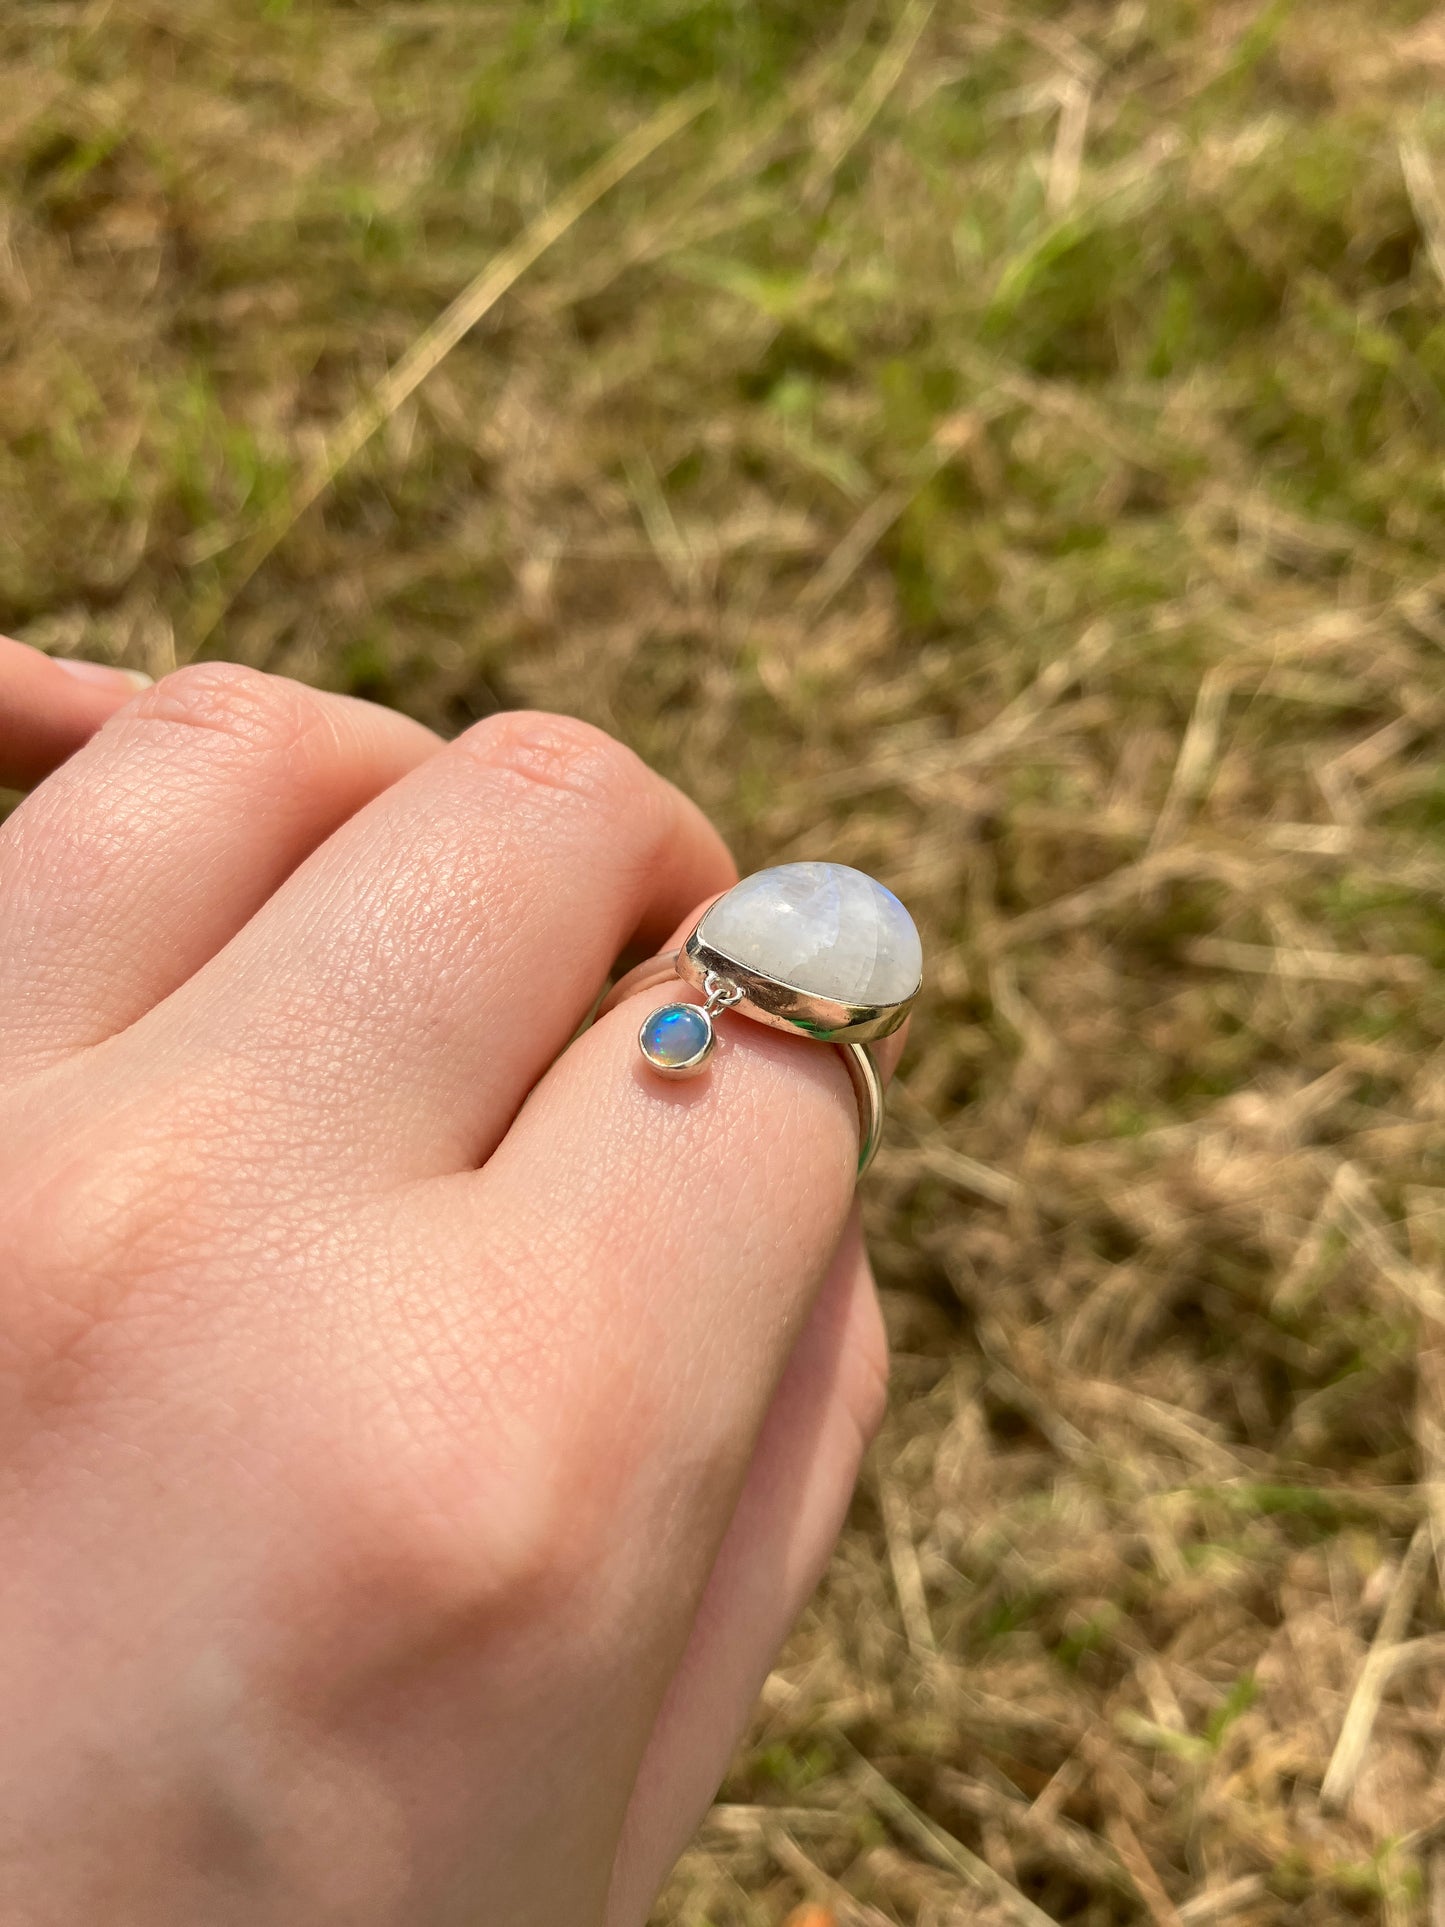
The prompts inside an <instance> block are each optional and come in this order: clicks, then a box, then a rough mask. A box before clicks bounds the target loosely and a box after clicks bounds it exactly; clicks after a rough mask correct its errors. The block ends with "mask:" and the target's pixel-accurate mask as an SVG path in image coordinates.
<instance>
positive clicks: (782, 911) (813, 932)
mask: <svg viewBox="0 0 1445 1927" xmlns="http://www.w3.org/2000/svg"><path fill="white" fill-rule="evenodd" d="M922 977H923V951H922V946H921V944H920V942H919V938H918V932H917V930H916V929H915V927H914V923H913V919H912V918H911V917H910V916H909V914H908V912H907V911H906V910H905V909H904V907H903V905H902V904H901V903H900V902H899V901H898V899H897V897H895V896H894V895H893V893H892V892H891V891H890V890H886V889H885V888H884V887H883V885H882V884H881V883H877V882H875V881H874V879H873V878H872V877H870V876H865V875H864V874H863V872H862V871H861V870H851V869H848V868H847V867H846V866H845V865H843V864H841V863H785V864H782V865H780V866H778V867H777V868H776V869H771V870H759V871H758V872H756V874H754V875H753V876H750V877H746V878H744V880H743V881H742V882H741V883H739V884H737V885H735V886H734V888H733V889H731V890H729V891H728V892H727V893H726V895H724V896H721V897H719V898H718V900H717V902H716V903H714V904H712V905H711V906H710V907H709V908H708V909H707V910H705V911H704V912H703V914H702V916H701V917H700V918H699V919H698V921H697V923H696V924H695V925H694V926H693V928H692V930H691V931H690V932H689V934H688V936H687V937H686V939H685V940H684V942H683V945H682V948H681V949H680V950H669V951H667V952H665V953H664V954H663V955H661V956H658V957H652V958H649V959H648V961H647V962H646V963H643V964H639V965H638V966H637V968H636V969H635V970H630V971H629V972H628V973H627V975H626V976H625V977H623V978H622V979H621V981H620V982H619V983H617V984H615V985H614V986H613V988H612V989H611V991H609V992H608V994H607V996H606V997H605V998H604V999H603V1001H602V1004H601V1005H600V1007H599V1009H598V1011H597V1015H598V1016H599V1017H600V1016H602V1015H604V1014H605V1013H606V1012H607V1011H609V1010H611V1009H613V1008H614V1007H615V1006H616V1005H617V1004H620V1003H621V1002H622V1001H623V999H624V998H627V997H632V996H635V995H636V994H637V992H639V991H641V990H651V989H653V988H654V987H656V986H657V985H660V984H663V983H666V982H667V981H669V980H677V979H680V980H681V981H682V982H683V983H686V984H689V985H691V986H692V987H693V988H694V989H696V990H700V991H701V992H702V994H703V997H704V1000H705V1001H704V1002H702V1003H701V1004H697V1003H693V1002H691V1001H687V1000H679V1001H675V1002H672V1003H667V1004H662V1005H660V1006H659V1007H658V1008H657V1009H656V1010H654V1011H652V1012H651V1013H650V1014H649V1015H648V1017H647V1018H646V1019H645V1020H644V1022H643V1024H642V1028H641V1029H640V1030H639V1032H638V1035H637V1043H638V1048H639V1050H640V1051H641V1053H642V1056H643V1059H644V1061H645V1062H646V1063H647V1064H648V1065H649V1067H650V1068H651V1069H652V1070H653V1071H655V1072H656V1074H657V1075H658V1076H659V1077H666V1078H684V1077H696V1076H698V1075H699V1074H700V1073H701V1072H702V1071H704V1070H705V1069H706V1068H707V1062H708V1059H709V1058H710V1057H711V1055H712V1053H713V1050H714V1047H715V1045H716V1042H717V1029H716V1025H715V1022H714V1019H715V1018H717V1017H718V1016H720V1015H721V1014H722V1013H723V1012H724V1011H727V1010H735V1011H737V1012H738V1013H739V1015H741V1016H744V1017H750V1018H752V1020H753V1021H754V1022H755V1023H760V1024H767V1025H769V1026H771V1027H772V1028H773V1029H776V1030H790V1031H793V1032H795V1033H798V1034H801V1035H803V1036H806V1037H810V1038H814V1039H816V1040H817V1041H818V1042H820V1043H826V1044H832V1045H833V1046H834V1048H835V1049H836V1050H837V1052H838V1054H839V1056H840V1057H841V1058H842V1059H843V1062H844V1064H845V1065H846V1066H847V1070H848V1075H849V1078H850V1079H851V1081H852V1084H853V1092H854V1096H855V1097H856V1098H857V1101H858V1128H859V1152H858V1174H859V1176H860V1177H861V1176H862V1174H863V1172H864V1171H866V1170H867V1168H868V1166H869V1165H870V1164H871V1163H872V1161H873V1155H874V1153H875V1152H876V1150H877V1149H878V1141H879V1138H880V1137H881V1135H882V1131H883V1081H882V1078H881V1077H880V1076H879V1073H878V1066H877V1064H876V1063H875V1061H874V1058H873V1054H872V1052H871V1051H870V1050H869V1048H868V1044H869V1042H870V1041H871V1040H872V1039H874V1038H879V1037H887V1036H888V1035H889V1034H890V1032H892V1031H895V1030H897V1029H898V1027H899V1026H900V1025H901V1024H902V1023H903V1022H904V1020H905V1019H906V1018H907V1016H908V1012H909V1010H910V1008H911V1007H912V1004H913V1001H914V999H915V997H916V996H917V995H918V991H919V987H920V985H921V983H922Z"/></svg>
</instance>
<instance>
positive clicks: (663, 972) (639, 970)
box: [593, 950, 883, 1178]
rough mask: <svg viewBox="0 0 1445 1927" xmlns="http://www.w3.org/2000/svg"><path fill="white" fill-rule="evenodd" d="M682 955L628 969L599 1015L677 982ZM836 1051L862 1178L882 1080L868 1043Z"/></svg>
mask: <svg viewBox="0 0 1445 1927" xmlns="http://www.w3.org/2000/svg"><path fill="white" fill-rule="evenodd" d="M681 954H682V953H681V952H680V951H677V950H664V951H662V952H661V953H660V954H659V955H658V956H656V957H649V958H648V959H647V961H646V962H645V963H640V964H638V965H637V967H636V968H635V969H633V970H629V971H628V973H627V975H626V976H625V977H621V978H619V979H618V981H617V982H616V983H615V984H614V985H613V986H612V988H611V990H609V991H608V993H607V995H606V996H605V997H604V998H603V999H602V1002H601V1003H600V1004H599V1005H598V1007H597V1013H596V1016H597V1017H605V1016H606V1015H607V1013H608V1011H609V1010H613V1009H615V1008H616V1007H617V1005H618V1004H620V1003H623V1002H625V1001H626V999H627V998H629V997H634V996H636V995H637V994H638V992H639V991H643V990H656V989H658V988H660V987H661V986H662V985H663V984H666V983H676V982H677V981H678V971H677V965H678V959H679V957H680V956H681ZM593 1021H594V1022H595V1021H596V1018H594V1019H593ZM833 1048H834V1050H836V1051H837V1053H838V1055H839V1056H840V1057H841V1058H842V1060H843V1063H844V1065H845V1066H846V1067H847V1071H848V1078H849V1081H850V1082H851V1084H852V1086H853V1095H854V1097H855V1098H856V1100H857V1103H858V1176H859V1177H860V1178H861V1177H862V1175H863V1173H864V1172H865V1171H866V1170H867V1169H868V1166H869V1165H870V1164H871V1163H872V1162H873V1158H874V1154H875V1153H876V1151H877V1149H878V1144H879V1140H880V1139H881V1138H882V1136H883V1079H882V1077H881V1075H880V1074H879V1070H878V1065H877V1062H876V1061H875V1059H874V1056H873V1053H872V1051H871V1050H870V1049H869V1048H868V1046H867V1044H859V1043H854V1042H853V1041H852V1040H851V1039H848V1038H835V1039H834V1040H833Z"/></svg>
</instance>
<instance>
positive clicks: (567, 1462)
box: [0, 643, 884, 1927]
mask: <svg viewBox="0 0 1445 1927" xmlns="http://www.w3.org/2000/svg"><path fill="white" fill-rule="evenodd" d="M107 716H108V717H109V720H104V719H105V718H106V717H107ZM102 721H104V727H101V728H99V733H98V734H94V735H93V737H92V732H94V731H95V730H96V729H97V727H98V725H100V724H101V723H102ZM87 737H92V739H91V740H88V741H87V740H86V738H87ZM82 744H83V746H81V745H82ZM72 750H74V752H75V753H74V754H73V755H71V756H70V760H69V761H66V762H64V763H63V764H62V765H61V766H60V767H59V768H57V769H56V771H55V773H54V774H53V775H50V776H49V777H48V779H47V780H46V781H44V782H42V783H41V784H40V787H39V788H38V789H37V790H36V791H35V793H34V794H33V795H32V796H30V797H29V798H28V799H27V800H26V801H25V802H24V803H23V804H22V805H21V806H20V807H19V809H18V810H17V811H16V812H15V814H14V815H13V816H12V817H11V818H10V820H9V821H8V822H7V823H5V824H4V825H3V826H0V1291H3V1298H0V1544H3V1546H4V1548H5V1553H4V1563H5V1579H4V1583H3V1585H0V1730H3V1731H4V1733H5V1736H6V1737H5V1744H4V1746H3V1748H0V1917H3V1918H4V1920H5V1921H6V1922H7V1923H9V1924H10V1927H38V1924H39V1923H42V1922H43V1923H45V1927H70V1924H71V1923H81V1922H84V1923H86V1927H89V1924H90V1923H92V1922H95V1921H98V1920H104V1921H105V1922H106V1923H107V1927H140V1923H144V1927H169V1924H170V1923H176V1927H180V1924H181V1923H185V1924H186V1927H194V1924H195V1923H198V1922H205V1923H206V1924H207V1927H220V1924H221V1923H229V1922H235V1923H238V1924H239V1923H242V1922H244V1923H247V1927H255V1923H257V1922H262V1921H264V1922H265V1923H266V1924H267V1927H289V1924H290V1923H296V1924H297V1927H302V1924H303V1923H304V1927H314V1924H318V1923H338V1924H339V1923H342V1922H344V1923H346V1924H347V1927H373V1923H375V1924H376V1927H382V1924H383V1923H386V1924H390V1923H396V1924H397V1927H402V1923H405V1927H424V1924H429V1923H434V1922H436V1923H441V1922H446V1923H452V1922H456V1923H459V1924H460V1923H467V1927H478V1924H479V1923H482V1922H485V1923H487V1924H488V1927H493V1924H495V1927H560V1924H561V1923H567V1927H587V1924H589V1923H591V1924H597V1923H604V1922H605V1923H606V1927H637V1924H638V1923H640V1922H641V1921H643V1919H644V1918H645V1916H646V1912H647V1909H648V1906H649V1903H650V1900H651V1898H652V1896H653V1894H654V1892H655V1890H656V1888H657V1887H658V1885H659V1884H660V1882H661V1880H662V1879H663V1878H664V1876H665V1874H666V1872H667V1869H668V1868H669V1866H670V1865H671V1862H672V1860H673V1858H674V1857H675V1855H676V1853H677V1852H678V1850H679V1848H680V1847H681V1845H682V1844H683V1843H684V1842H685V1840H686V1838H687V1836H688V1834H689V1832H690V1831H691V1829H692V1827H693V1826H694V1825H695V1823H696V1821H697V1819H698V1817H699V1815H700V1814H701V1812H702V1811H703V1809H704V1808H705V1807H706V1804H707V1802H708V1800H709V1799H710V1797H711V1795H712V1792H713V1789H714V1787H715V1785H716V1783H717V1780H718V1778H719V1776H720V1774H721V1772H722V1771H723V1769H724V1767H725V1764H726V1761H727V1758H728V1754H729V1751H730V1749H731V1747H732V1745H733V1743H734V1741H735V1738H736V1736H737V1734H738V1732H739V1731H740V1729H741V1727H742V1725H743V1724H744V1722H745V1720H746V1717H747V1714H748V1711H749V1709H750V1706H751V1703H752V1701H753V1699H754V1696H755V1694H756V1691H757V1688H758V1686H759V1684H760V1682H761V1680H762V1678H763V1676H764V1674H765V1672H766V1670H767V1668H768V1665H769V1663H770V1661H771V1660H772V1658H773V1656H774V1654H775V1651H776V1649H777V1646H778V1644H779V1642H780V1641H781V1640H782V1638H783V1636H784V1635H785V1633H786V1631H787V1629H788V1627H789V1625H790V1624H791V1622H792V1620H793V1619H794V1617H795V1616H796V1614H797V1612H798V1611H799V1609H800V1607H801V1606H802V1604H803V1603H804V1601H805V1600H806V1598H807V1596H808V1594H809V1592H810V1591H811V1589H812V1587H813V1586H814V1584H815V1582H816V1580H817V1577H818V1575H819V1572H820V1570H821V1568H822V1566H823V1564H824V1561H825V1559H826V1557H827V1553H828V1550H829V1548H830V1546H831V1544H832V1541H833V1538H834V1535H835V1533H836V1531H837V1528H838V1525H839V1522H840V1520H841V1518H842V1515H843V1511H844V1509H845V1507H846V1504H847V1500H848V1495H849V1492H850V1490H851V1487H852V1484H853V1480H854V1477H855V1474H856V1470H857V1466H858V1461H859V1456H860V1453H861V1450H862V1448H863V1445H864V1443H865V1441H866V1439H867V1437H868V1436H869V1434H870V1433H871V1431H872V1430H873V1428H874V1426H875V1425H876V1423H877V1420H878V1417H879V1415H880V1410H881V1400H882V1387H883V1373H884V1348H883V1339H882V1332H881V1326H880V1321H879V1317H878V1310H877V1305H876V1300H875V1296H874V1292H873V1287H872V1284H871V1281H870V1278H869V1273H868V1268H867V1264H866V1260H865V1258H864V1255H863V1251H862V1247H861V1244H860V1242H859V1237H858V1233H857V1229H856V1222H853V1221H852V1220H850V1217H849V1210H850V1199H851V1194H852V1187H853V1162H854V1157H855V1152H856V1114H855V1110H854V1102H853V1098H852V1094H851V1091H850V1089H849V1084H848V1079H847V1076H846V1075H845V1072H844V1069H843V1066H842V1064H841V1063H840V1062H839V1061H838V1058H837V1056H836V1053H834V1052H832V1051H829V1050H825V1049H820V1048H818V1047H817V1046H816V1045H812V1044H808V1043H805V1042H801V1041H799V1040H796V1039H793V1038H790V1037H786V1036H782V1035H779V1034H778V1033H776V1032H772V1031H766V1030H763V1029H762V1028H760V1027H758V1026H755V1025H742V1026H737V1027H735V1028H734V1029H733V1030H732V1033H731V1037H732V1041H731V1043H730V1045H729V1047H728V1048H726V1049H724V1050H723V1051H721V1052H720V1053H719V1056H718V1059H717V1060H716V1061H715V1064H714V1066H713V1067H712V1069H711V1071H710V1074H709V1076H708V1078H707V1079H706V1080H705V1082H704V1083H702V1084H701V1085H684V1086H676V1085H663V1084H660V1083H658V1082H657V1081H656V1080H653V1079H649V1078H648V1077H646V1076H645V1075H643V1074H640V1072H639V1071H638V1069H637V1068H636V1059H635V1033H636V1029H637V1025H638V1022H639V1021H640V1016H641V1012H640V1011H639V1010H638V1009H637V1007H636V1005H635V1003H634V1004H633V1005H632V1006H624V1007H622V1008H621V1009H620V1010H618V1011H616V1012H614V1013H612V1014H610V1015H609V1016H608V1017H607V1018H606V1019H604V1020H603V1021H602V1022H601V1023H599V1024H598V1025H597V1026H595V1027H594V1029H592V1030H591V1031H589V1032H587V1033H586V1034H585V1035H584V1036H583V1037H581V1038H580V1039H579V1040H578V1041H577V1042H575V1043H573V1044H571V1045H570V1047H569V1046H568V1039H569V1037H571V1036H572V1034H573V1032H574V1031H575V1029H576V1027H577V1025H578V1023H579V1021H580V1020H581V1018H582V1017H583V1015H584V1014H585V1012H586V1011H587V1009H588V1007H589V1005H590V1003H591V1001H592V999H593V997H594V995H595V993H596V991H597V989H598V988H599V987H600V985H601V984H602V983H603V981H604V980H605V978H606V976H607V973H608V970H609V968H610V967H611V965H612V962H613V960H614V958H615V957H616V956H617V955H618V954H619V953H620V952H621V951H622V949H623V948H624V946H626V945H627V944H628V943H629V942H631V941H634V940H636V941H641V942H645V943H646V944H648V945H650V946H654V947H656V946H658V945H660V943H661V942H662V941H663V940H666V939H667V938H668V936H669V933H671V932H672V931H674V929H675V927H676V926H678V924H679V922H680V921H681V920H683V919H684V918H688V920H690V918H689V917H688V913H690V912H691V911H693V910H694V908H695V906H696V905H697V904H698V903H699V902H700V901H701V900H703V899H705V898H706V897H707V896H709V894H711V893H713V892H716V891H718V890H721V889H723V888H725V887H726V886H727V884H728V883H729V881H730V880H731V877H732V874H733V873H732V869H731V865H730V861H729V858H728V856H727V853H726V851H725V850H724V848H723V846H722V844H721V843H720V842H719V840H718V838H717V836H716V834H715V833H714V831H713V830H712V829H711V828H710V827H709V825H708V824H707V823H706V822H705V821H704V819H703V818H702V817H701V815H700V814H699V813H698V811H697V810H696V809H695V808H694V806H693V805H692V804H691V803H689V802H688V801H687V800H686V799H685V798H684V797H683V796H681V795H680V794H679V793H678V792H677V791H676V790H674V789H672V788H671V787H670V786H669V785H667V784H666V783H664V782H663V781H662V780H661V779H660V778H659V777H657V776H656V775H654V774H653V773H652V772H650V771H649V770H647V769H646V768H644V767H643V766H642V765H641V764H640V763H639V762H637V760H636V759H635V758H634V757H633V756H631V755H630V754H629V753H628V752H627V751H625V750H623V749H621V748H620V747H619V746H618V745H617V744H616V743H614V742H612V741H610V740H609V739H608V738H607V737H605V736H603V735H601V734H599V732H597V731H596V730H594V729H591V728H588V727H586V726H584V725H582V724H580V723H577V722H574V721H571V720H568V719H565V718H561V717H550V716H540V715H504V716H497V717H493V718H491V719H489V720H488V721H486V722H483V723H480V724H478V725H477V726H476V727H475V728H474V729H471V730H469V731H468V732H467V733H466V734H465V735H464V736H462V737H461V738H460V739H459V740H458V741H456V742H454V743H452V744H449V745H446V746H443V745H442V744H441V743H440V742H439V741H438V740H437V739H436V738H435V737H433V736H431V735H430V734H429V733H428V732H427V731H425V730H423V729H421V728H420V727H419V726H417V725H416V724H413V723H411V722H408V721H406V720H404V719H403V718H401V717H399V716H396V715H393V714H391V713H390V712H387V711H384V710H379V709H374V708H371V707H369V706H368V705H365V704H361V703H358V702H354V701H351V700H349V699H346V698H341V697H334V696H326V695H321V694H318V693H316V692H313V691H310V690H307V689H305V688H302V687H301V686H299V685H297V684H294V683H289V682H285V681H282V680H280V679H278V678H271V677H267V676H263V675H259V674H256V673H253V672H250V671H245V670H241V669H237V668H234V667H231V666H228V665H220V664H212V665H206V666H200V667H195V668H191V669H185V670H182V671H180V672H179V673H178V674H176V675H173V676H170V677H168V678H166V679H165V680H164V681H162V682H161V683H159V684H158V685H157V686H156V687H154V688H153V689H150V690H148V691H146V692H145V693H144V694H140V695H134V696H132V695H131V694H130V692H129V691H128V690H127V689H126V688H125V687H124V686H115V687H112V688H110V689H106V688H105V686H104V685H103V684H102V683H101V682H98V681H92V682H89V683H84V682H80V681H76V680H74V679H67V677H66V675H65V674H64V673H63V672H61V671H60V670H58V669H57V668H55V667H54V665H52V664H49V663H47V662H45V661H44V660H43V659H42V658H39V657H37V656H35V654H34V652H31V651H26V650H23V649H21V647H20V646H19V645H18V644H13V643H12V644H0V782H6V781H9V782H12V783H14V782H26V781H33V780H36V779H38V778H39V777H40V776H41V775H42V774H44V772H45V770H46V769H47V768H48V767H50V765H51V764H53V763H56V762H58V761H59V759H60V758H61V757H62V756H65V755H67V754H68V753H69V752H70V751H72ZM643 1001H644V1004H646V1001H647V1000H646V999H644V1000H643ZM845 1224H846V1225H847V1226H848V1228H847V1229H846V1231H845Z"/></svg>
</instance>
